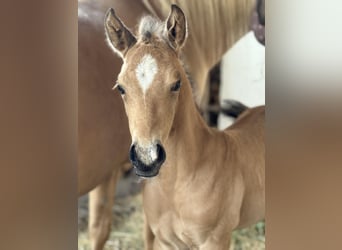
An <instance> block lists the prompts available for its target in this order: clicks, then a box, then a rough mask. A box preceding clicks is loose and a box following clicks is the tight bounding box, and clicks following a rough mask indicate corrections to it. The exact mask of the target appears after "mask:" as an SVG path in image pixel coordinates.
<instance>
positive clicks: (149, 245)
mask: <svg viewBox="0 0 342 250" xmlns="http://www.w3.org/2000/svg"><path fill="white" fill-rule="evenodd" d="M144 234H145V235H144V236H145V237H144V242H145V250H154V249H153V244H154V238H155V236H154V234H153V232H152V230H151V228H150V225H149V224H148V222H147V219H146V216H145V224H144Z"/></svg>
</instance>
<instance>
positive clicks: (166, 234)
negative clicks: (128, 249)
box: [144, 185, 217, 249]
mask: <svg viewBox="0 0 342 250" xmlns="http://www.w3.org/2000/svg"><path fill="white" fill-rule="evenodd" d="M162 191H163V190H161V189H159V188H158V187H156V186H155V187H154V186H153V185H148V186H147V187H145V191H144V207H145V213H146V216H147V220H148V222H149V226H150V228H151V230H152V232H153V234H154V236H155V240H157V241H158V242H160V244H162V245H163V244H165V249H170V245H172V246H173V247H174V248H175V249H200V248H199V246H201V245H202V244H204V243H205V241H206V240H207V238H208V237H209V236H210V235H211V233H212V231H213V229H214V227H215V225H216V224H217V217H216V216H213V214H215V213H213V207H210V206H207V207H205V206H201V205H199V204H197V203H198V201H197V199H194V198H193V197H192V198H191V197H187V198H185V197H182V195H177V194H173V195H165V194H164V193H162ZM208 199H209V198H208ZM207 204H210V201H209V200H208V203H207ZM216 214H217V213H216ZM162 249H164V248H162Z"/></svg>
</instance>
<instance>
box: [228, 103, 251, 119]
mask: <svg viewBox="0 0 342 250" xmlns="http://www.w3.org/2000/svg"><path fill="white" fill-rule="evenodd" d="M247 109H248V107H247V106H246V105H244V104H242V103H241V102H238V101H234V100H224V101H223V105H222V107H221V112H222V113H223V114H225V115H227V116H230V117H233V118H238V117H239V115H241V114H242V113H243V112H244V111H245V110H247Z"/></svg>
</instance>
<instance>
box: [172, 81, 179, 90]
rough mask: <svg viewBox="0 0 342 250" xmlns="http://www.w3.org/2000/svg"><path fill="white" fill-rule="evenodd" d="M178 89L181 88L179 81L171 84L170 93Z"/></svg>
mask: <svg viewBox="0 0 342 250" xmlns="http://www.w3.org/2000/svg"><path fill="white" fill-rule="evenodd" d="M180 87H181V82H180V80H179V81H177V82H176V83H175V84H173V86H172V87H171V91H173V92H176V91H178V90H179V88H180Z"/></svg>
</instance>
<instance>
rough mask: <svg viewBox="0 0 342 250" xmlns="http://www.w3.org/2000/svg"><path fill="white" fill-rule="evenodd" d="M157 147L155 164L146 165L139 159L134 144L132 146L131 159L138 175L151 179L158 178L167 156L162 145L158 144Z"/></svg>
mask: <svg viewBox="0 0 342 250" xmlns="http://www.w3.org/2000/svg"><path fill="white" fill-rule="evenodd" d="M156 147H157V148H156V153H157V158H156V159H155V160H154V161H153V162H151V163H149V164H146V163H144V162H143V161H142V160H141V159H140V158H139V155H138V154H137V150H136V145H135V144H133V145H132V146H131V148H130V150H129V159H130V161H131V162H132V164H133V166H134V169H135V173H136V175H138V176H141V177H145V178H149V177H153V176H156V175H157V174H158V173H159V169H160V167H161V165H162V164H163V163H164V161H165V159H166V154H165V150H164V148H163V146H162V145H160V144H157V145H156Z"/></svg>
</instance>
